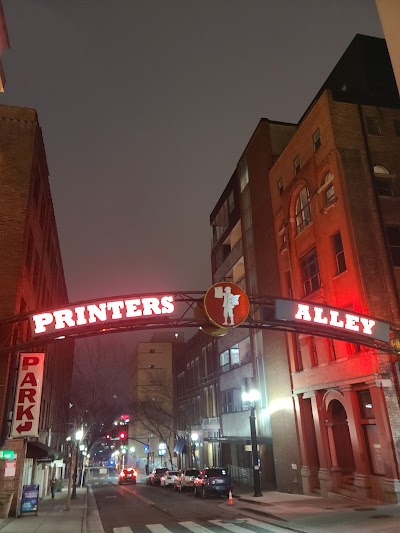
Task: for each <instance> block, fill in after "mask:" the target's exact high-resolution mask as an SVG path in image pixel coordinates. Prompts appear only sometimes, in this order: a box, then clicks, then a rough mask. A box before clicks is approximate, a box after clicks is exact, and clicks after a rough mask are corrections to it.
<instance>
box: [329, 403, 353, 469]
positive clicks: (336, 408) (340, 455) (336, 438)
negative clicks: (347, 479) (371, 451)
mask: <svg viewBox="0 0 400 533" xmlns="http://www.w3.org/2000/svg"><path fill="white" fill-rule="evenodd" d="M327 415H328V432H329V433H330V438H329V445H330V448H331V458H332V466H334V467H339V468H340V469H341V470H342V473H343V474H353V472H354V471H355V469H356V467H355V461H354V453H353V446H352V444H351V438H350V430H349V425H348V421H347V412H346V409H345V407H344V405H343V403H342V402H341V401H340V400H339V399H336V398H333V399H332V400H331V401H330V402H329V404H328V406H327ZM334 463H336V464H334Z"/></svg>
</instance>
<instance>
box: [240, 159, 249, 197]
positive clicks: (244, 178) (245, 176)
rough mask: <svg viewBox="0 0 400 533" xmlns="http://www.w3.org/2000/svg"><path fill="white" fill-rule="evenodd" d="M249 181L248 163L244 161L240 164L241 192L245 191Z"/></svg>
mask: <svg viewBox="0 0 400 533" xmlns="http://www.w3.org/2000/svg"><path fill="white" fill-rule="evenodd" d="M248 183H249V169H248V168H247V163H246V162H245V161H242V162H241V164H240V192H243V191H244V189H245V188H246V186H247V184H248Z"/></svg>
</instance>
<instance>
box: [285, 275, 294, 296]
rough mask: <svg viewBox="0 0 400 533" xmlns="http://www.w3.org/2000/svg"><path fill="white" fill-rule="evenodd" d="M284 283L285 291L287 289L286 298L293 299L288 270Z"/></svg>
mask: <svg viewBox="0 0 400 533" xmlns="http://www.w3.org/2000/svg"><path fill="white" fill-rule="evenodd" d="M285 281H286V289H287V293H288V296H289V298H293V288H292V279H291V277H290V271H289V270H287V271H286V272H285Z"/></svg>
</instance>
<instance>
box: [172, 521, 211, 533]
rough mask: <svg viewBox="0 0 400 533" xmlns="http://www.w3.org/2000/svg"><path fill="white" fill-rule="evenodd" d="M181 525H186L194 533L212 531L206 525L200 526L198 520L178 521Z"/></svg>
mask: <svg viewBox="0 0 400 533" xmlns="http://www.w3.org/2000/svg"><path fill="white" fill-rule="evenodd" d="M178 524H179V525H180V526H183V527H186V528H187V529H189V530H190V531H193V533H210V530H209V529H208V528H206V527H203V526H199V525H198V524H196V522H178Z"/></svg>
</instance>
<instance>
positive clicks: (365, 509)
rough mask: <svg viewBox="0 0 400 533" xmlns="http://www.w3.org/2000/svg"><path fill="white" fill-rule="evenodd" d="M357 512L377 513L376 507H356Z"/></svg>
mask: <svg viewBox="0 0 400 533" xmlns="http://www.w3.org/2000/svg"><path fill="white" fill-rule="evenodd" d="M354 510H355V511H376V509H375V507H355V508H354Z"/></svg>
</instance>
